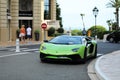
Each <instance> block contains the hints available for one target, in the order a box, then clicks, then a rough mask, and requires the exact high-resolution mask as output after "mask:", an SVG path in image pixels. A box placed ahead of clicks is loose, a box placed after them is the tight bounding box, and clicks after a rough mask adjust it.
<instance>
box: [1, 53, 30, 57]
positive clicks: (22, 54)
mask: <svg viewBox="0 0 120 80" xmlns="http://www.w3.org/2000/svg"><path fill="white" fill-rule="evenodd" d="M23 54H30V53H29V52H24V53H15V54H9V55H2V56H0V58H3V57H10V56H17V55H23Z"/></svg>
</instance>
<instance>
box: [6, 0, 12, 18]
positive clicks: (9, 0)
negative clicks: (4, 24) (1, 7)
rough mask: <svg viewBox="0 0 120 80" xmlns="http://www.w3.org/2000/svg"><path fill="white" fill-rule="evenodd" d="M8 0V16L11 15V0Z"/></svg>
mask: <svg viewBox="0 0 120 80" xmlns="http://www.w3.org/2000/svg"><path fill="white" fill-rule="evenodd" d="M7 1H8V2H7V16H10V5H11V4H10V2H11V0H7Z"/></svg>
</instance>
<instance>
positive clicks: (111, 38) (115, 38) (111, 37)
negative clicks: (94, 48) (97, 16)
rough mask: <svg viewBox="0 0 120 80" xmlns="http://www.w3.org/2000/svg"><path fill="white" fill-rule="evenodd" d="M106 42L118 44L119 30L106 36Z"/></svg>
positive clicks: (119, 39)
mask: <svg viewBox="0 0 120 80" xmlns="http://www.w3.org/2000/svg"><path fill="white" fill-rule="evenodd" d="M106 40H107V41H109V42H112V43H113V42H115V43H118V42H119V41H120V30H117V31H114V32H112V33H110V34H108V36H107V38H106Z"/></svg>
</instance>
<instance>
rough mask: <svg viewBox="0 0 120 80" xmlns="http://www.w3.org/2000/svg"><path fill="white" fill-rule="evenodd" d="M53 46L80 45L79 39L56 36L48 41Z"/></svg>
mask: <svg viewBox="0 0 120 80" xmlns="http://www.w3.org/2000/svg"><path fill="white" fill-rule="evenodd" d="M49 42H50V43H55V44H81V43H82V41H81V37H75V36H58V37H55V38H54V39H52V40H50V41H49Z"/></svg>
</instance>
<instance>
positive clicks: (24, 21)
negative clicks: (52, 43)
mask: <svg viewBox="0 0 120 80" xmlns="http://www.w3.org/2000/svg"><path fill="white" fill-rule="evenodd" d="M21 25H25V29H27V27H28V26H30V27H31V28H32V29H33V27H32V20H19V28H21ZM31 37H32V36H31ZM26 39H27V36H26Z"/></svg>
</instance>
